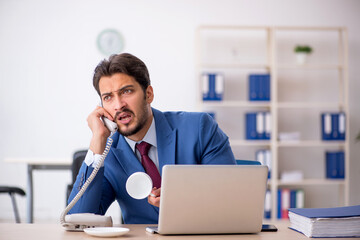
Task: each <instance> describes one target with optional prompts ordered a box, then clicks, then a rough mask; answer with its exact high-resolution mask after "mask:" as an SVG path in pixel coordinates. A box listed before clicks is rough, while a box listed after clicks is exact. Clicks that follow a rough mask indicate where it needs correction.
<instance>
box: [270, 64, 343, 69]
mask: <svg viewBox="0 0 360 240" xmlns="http://www.w3.org/2000/svg"><path fill="white" fill-rule="evenodd" d="M276 68H277V69H279V70H342V69H343V65H342V64H304V65H299V64H279V65H277V66H276Z"/></svg>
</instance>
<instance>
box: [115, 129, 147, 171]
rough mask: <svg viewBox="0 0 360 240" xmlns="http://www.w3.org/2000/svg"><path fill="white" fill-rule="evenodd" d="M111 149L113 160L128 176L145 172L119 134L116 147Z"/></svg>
mask: <svg viewBox="0 0 360 240" xmlns="http://www.w3.org/2000/svg"><path fill="white" fill-rule="evenodd" d="M111 149H112V151H113V153H114V156H115V158H116V159H117V161H118V162H119V164H120V165H121V167H122V168H123V169H124V172H125V173H126V174H127V175H128V176H130V175H131V174H133V173H135V172H145V170H144V167H143V166H142V165H141V163H140V161H139V160H138V159H137V157H136V156H135V154H134V152H133V151H132V149H131V148H130V146H129V144H128V143H127V142H126V140H125V138H124V137H123V136H122V135H120V134H119V138H118V142H117V146H116V147H115V148H111Z"/></svg>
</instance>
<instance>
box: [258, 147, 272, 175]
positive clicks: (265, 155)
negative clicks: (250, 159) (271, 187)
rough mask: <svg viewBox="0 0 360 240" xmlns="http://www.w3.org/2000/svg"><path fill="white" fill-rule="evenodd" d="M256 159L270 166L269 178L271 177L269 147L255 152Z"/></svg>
mask: <svg viewBox="0 0 360 240" xmlns="http://www.w3.org/2000/svg"><path fill="white" fill-rule="evenodd" d="M255 160H256V161H258V162H260V163H261V165H265V166H267V167H268V168H269V172H268V178H269V179H270V178H271V151H270V150H269V149H260V150H257V151H256V152H255Z"/></svg>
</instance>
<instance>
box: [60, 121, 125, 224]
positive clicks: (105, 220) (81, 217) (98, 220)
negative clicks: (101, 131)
mask: <svg viewBox="0 0 360 240" xmlns="http://www.w3.org/2000/svg"><path fill="white" fill-rule="evenodd" d="M102 120H103V122H104V124H105V126H106V127H107V128H108V129H109V131H110V132H111V135H112V134H113V133H114V132H116V130H117V128H118V126H117V124H116V123H115V122H113V121H110V120H109V119H107V118H106V117H102ZM111 135H110V137H109V138H108V141H107V143H106V147H105V150H104V152H103V154H102V155H101V157H100V160H99V162H98V164H97V165H96V167H95V168H94V170H93V171H92V173H91V174H90V176H89V178H88V179H87V180H86V182H85V183H84V185H83V186H82V187H81V189H80V191H79V192H78V193H77V194H76V196H75V197H74V199H73V200H72V201H71V202H70V203H69V205H68V206H66V208H65V209H64V211H63V212H62V213H61V216H60V223H61V225H62V226H63V227H64V228H65V229H66V230H67V231H83V229H85V228H93V227H112V219H111V217H110V216H102V215H96V214H93V213H77V214H70V215H67V213H68V212H69V211H70V209H71V208H72V207H73V206H74V205H75V204H76V203H77V201H78V200H79V199H80V198H81V196H82V195H83V194H84V192H85V190H86V189H87V187H88V186H89V185H90V183H91V182H92V180H93V179H94V178H95V176H96V174H97V172H98V171H99V169H100V167H101V166H102V165H103V162H104V159H105V158H106V156H107V154H108V153H109V151H110V147H111V145H112V142H113V140H112V138H111Z"/></svg>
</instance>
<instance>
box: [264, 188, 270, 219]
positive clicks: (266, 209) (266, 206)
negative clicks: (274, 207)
mask: <svg viewBox="0 0 360 240" xmlns="http://www.w3.org/2000/svg"><path fill="white" fill-rule="evenodd" d="M264 218H265V219H270V218H271V191H270V190H269V189H268V190H266V193H265V204H264Z"/></svg>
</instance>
